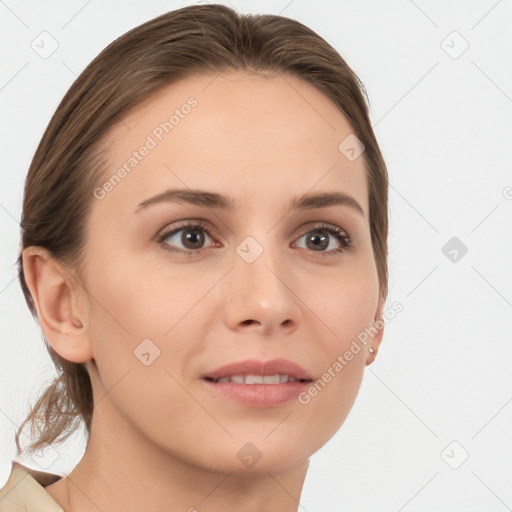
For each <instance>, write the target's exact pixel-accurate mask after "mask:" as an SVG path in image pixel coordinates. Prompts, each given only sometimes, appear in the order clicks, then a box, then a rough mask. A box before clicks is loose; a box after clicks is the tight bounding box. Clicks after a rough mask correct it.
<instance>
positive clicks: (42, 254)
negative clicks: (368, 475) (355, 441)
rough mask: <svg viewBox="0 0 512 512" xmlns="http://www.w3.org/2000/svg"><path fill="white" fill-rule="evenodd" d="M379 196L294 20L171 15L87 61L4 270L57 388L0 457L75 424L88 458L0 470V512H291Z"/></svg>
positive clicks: (366, 275)
mask: <svg viewBox="0 0 512 512" xmlns="http://www.w3.org/2000/svg"><path fill="white" fill-rule="evenodd" d="M387 186H388V185H387V173H386V167H385V164H384V161H383V159H382V156H381V153H380V150H379V147H378V145H377V142H376V139H375V136H374V133H373V130H372V127H371V124H370V121H369V117H368V111H367V106H366V103H365V99H364V90H363V86H362V84H361V83H360V82H359V80H358V78H357V77H356V75H355V74H354V72H353V71H352V70H351V69H350V68H349V67H348V65H347V64H346V63H345V61H344V60H343V59H342V58H341V57H340V56H339V54H338V53H337V52H336V51H335V50H334V49H333V48H332V47H330V46H329V45H328V44H327V43H326V42H325V41H324V40H323V39H322V38H320V37H319V36H318V35H317V34H315V33H314V32H312V31H311V30H310V29H308V28H307V27H305V26H304V25H302V24H300V23H298V22H296V21H293V20H291V19H287V18H284V17H280V16H272V15H260V16H258V15H240V14H238V13H236V12H235V11H233V10H232V9H230V8H228V7H225V6H221V5H197V6H190V7H186V8H183V9H180V10H177V11H173V12H169V13H167V14H164V15H162V16H160V17H158V18H155V19H153V20H151V21H149V22H147V23H144V24H143V25H141V26H139V27H136V28H135V29H133V30H131V31H129V32H128V33H126V34H124V35H123V36H122V37H120V38H118V39H117V40H116V41H114V42H113V43H112V44H111V45H109V46H108V47H107V48H106V49H105V50H103V51H102V52H101V53H100V54H99V55H98V57H96V58H95V59H94V61H93V62H92V63H91V64H90V65H89V66H88V67H87V68H86V69H85V71H84V72H83V73H82V74H81V75H80V76H79V77H78V79H77V80H76V82H75V83H74V84H73V85H72V87H71V88H70V90H69V91H68V93H67V94H66V96H65V97H64V99H63V100H62V102H61V104H60V105H59V107H58V109H57V111H56V113H55V115H54V116H53V118H52V120H51V122H50V124H49V126H48V128H47V130H46V132H45V134H44V136H43V138H42V140H41V142H40V144H39V147H38V149H37V151H36V154H35V156H34V159H33V161H32V164H31V167H30V169H29V173H28V177H27V181H26V187H25V196H24V204H23V217H22V251H21V254H20V258H19V261H18V263H19V276H20V281H21V285H22V288H23V291H24V294H25V297H26V300H27V303H28V305H29V308H30V309H31V311H32V313H33V314H34V315H35V316H37V318H38V321H39V323H40V325H41V328H42V330H43V332H44V336H45V340H46V341H47V343H48V345H47V348H48V350H49V352H50V355H51V357H52V360H53V361H54V362H55V364H56V367H57V369H58V370H59V372H60V374H61V377H60V378H59V379H57V380H56V381H55V382H54V383H53V385H52V386H51V387H50V388H49V389H47V390H46V391H45V393H44V395H43V396H42V397H41V399H40V400H39V401H38V403H37V404H36V405H35V407H34V409H33V410H32V411H31V413H30V415H29V416H28V418H27V420H26V421H25V423H24V424H23V425H21V427H20V429H19V431H18V432H17V436H16V443H17V446H18V453H23V452H24V453H33V452H36V451H37V450H38V449H42V448H44V447H46V446H47V445H55V444H57V443H58V442H61V441H63V440H64V439H66V438H67V437H68V436H69V435H70V434H72V432H73V429H74V428H75V426H76V423H77V421H83V422H84V424H85V426H86V429H87V434H88V443H87V448H86V451H85V453H84V456H83V457H82V459H81V460H80V461H79V463H78V464H77V466H76V467H75V469H74V470H73V471H72V472H71V473H70V474H69V475H67V476H65V477H59V476H58V475H53V474H51V473H46V472H44V471H41V472H36V471H34V470H32V469H30V468H26V467H24V466H22V465H20V464H18V463H13V469H12V472H11V476H10V478H9V482H8V483H7V484H6V486H4V488H3V489H2V491H0V510H1V511H3V510H6V511H7V510H9V511H13V510H25V509H26V510H35V508H34V506H36V505H38V506H40V505H41V504H42V503H44V504H45V507H46V508H45V510H49V511H52V512H53V511H62V510H64V511H66V512H67V511H70V510H72V511H73V512H83V511H85V510H90V509H91V508H97V509H100V510H105V511H106V510H125V511H129V510H146V511H153V510H155V511H156V510H163V509H165V510H190V511H193V510H199V511H206V510H208V511H216V510H227V509H228V510H229V509H237V510H259V511H263V510H273V511H275V510H283V511H296V510H297V509H298V504H299V500H300V494H301V490H302V486H303V483H304V479H305V477H306V472H307V468H308V463H309V458H310V457H311V455H312V454H313V453H315V452H316V451H317V450H319V449H320V448H321V447H322V446H323V445H324V444H325V443H326V442H327V441H328V440H329V439H330V438H331V437H332V436H333V435H334V434H335V433H336V431H337V430H338V429H339V428H340V426H341V424H342V423H343V421H344V420H345V418H346V417H347V415H348V413H349V411H350V409H351V407H352V404H353V403H354V400H355V398H356V395H357V392H358V389H359V386H360V383H361V379H362V375H363V371H364V368H365V366H366V365H368V364H370V363H372V362H373V360H374V359H375V356H376V354H377V351H378V348H379V344H380V342H381V339H382V333H383V329H382V328H383V321H382V319H381V317H382V312H383V307H384V300H385V297H386V292H387ZM41 418H44V422H43V423H42V424H41V421H40V420H41ZM27 424H34V425H38V426H40V431H39V435H38V437H37V439H35V440H34V441H33V442H32V443H31V444H30V445H29V446H27V447H26V448H25V449H22V447H21V445H20V442H19V441H20V434H21V433H22V430H23V428H24V426H25V425H27Z"/></svg>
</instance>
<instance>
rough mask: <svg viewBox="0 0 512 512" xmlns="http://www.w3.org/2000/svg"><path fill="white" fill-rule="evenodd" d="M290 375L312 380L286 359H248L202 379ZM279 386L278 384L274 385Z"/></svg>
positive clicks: (223, 367) (298, 378)
mask: <svg viewBox="0 0 512 512" xmlns="http://www.w3.org/2000/svg"><path fill="white" fill-rule="evenodd" d="M276 374H280V375H289V376H290V377H295V378H296V379H297V380H312V379H313V377H311V376H310V375H309V374H308V372H307V371H306V370H305V369H304V368H302V366H299V365H298V364H296V363H293V362H292V361H288V360H286V359H271V360H269V361H258V360H257V359H247V360H245V361H238V362H235V363H230V364H227V365H225V366H222V367H221V368H217V369H216V370H213V371H211V372H207V373H205V374H204V375H203V376H202V378H206V377H210V378H211V379H220V378H222V377H230V376H231V375H276ZM272 385H275V386H277V385H278V384H272Z"/></svg>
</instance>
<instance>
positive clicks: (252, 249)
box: [228, 233, 300, 331]
mask: <svg viewBox="0 0 512 512" xmlns="http://www.w3.org/2000/svg"><path fill="white" fill-rule="evenodd" d="M256 237H257V238H256ZM284 249H285V248H284V247H281V246H280V245H279V243H278V242H276V241H275V240H274V239H273V237H272V236H266V235H265V234H264V233H262V234H258V235H256V236H247V237H246V238H245V239H244V240H242V242H240V243H239V244H238V246H237V247H236V249H235V252H236V254H235V255H234V261H233V266H234V268H233V272H232V280H231V283H232V285H231V289H230V294H231V297H230V301H229V303H230V304H231V307H230V312H229V314H228V318H229V321H230V323H231V324H232V326H235V325H241V324H242V323H243V324H244V325H247V324H250V323H252V322H255V323H257V324H259V325H260V326H261V328H263V329H265V330H266V331H268V330H269V329H272V328H277V327H279V326H288V327H290V326H291V325H295V326H296V325H297V324H298V321H299V319H300V308H299V305H298V303H297V301H298V299H297V297H296V296H295V294H294V293H293V291H292V287H293V283H292V282H291V281H292V279H293V277H292V275H291V271H290V270H291V267H290V266H289V265H287V262H286V254H285V250H284ZM250 321H252V322H250Z"/></svg>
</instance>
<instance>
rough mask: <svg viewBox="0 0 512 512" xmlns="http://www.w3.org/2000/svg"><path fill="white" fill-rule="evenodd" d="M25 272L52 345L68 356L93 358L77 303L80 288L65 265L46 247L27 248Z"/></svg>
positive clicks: (82, 358) (62, 355)
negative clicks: (74, 284)
mask: <svg viewBox="0 0 512 512" xmlns="http://www.w3.org/2000/svg"><path fill="white" fill-rule="evenodd" d="M23 273H24V276H25V281H26V283H27V286H28V288H29V290H30V294H31V295H32V299H33V300H34V304H35V307H36V310H37V316H38V318H39V323H40V325H41V328H42V329H43V332H44V334H45V336H46V339H47V340H48V342H49V343H50V345H51V346H52V348H53V349H54V350H55V351H56V352H57V353H58V354H59V355H60V356H61V357H63V358H64V359H67V360H68V361H73V362H77V363H79V362H85V361H89V360H90V359H92V358H93V354H92V351H91V347H90V343H89V340H88V338H87V336H86V334H85V329H84V326H83V323H82V321H81V320H80V318H85V315H84V311H80V310H79V309H78V306H76V305H75V304H76V303H77V302H78V301H77V300H76V299H77V297H76V294H77V291H76V290H74V289H73V287H71V286H70V282H69V279H67V278H66V277H65V276H66V273H65V272H64V270H63V268H62V266H61V265H60V264H59V263H58V262H57V261H56V260H55V259H54V258H53V257H52V256H51V254H50V253H49V251H47V250H46V249H45V248H43V247H36V246H31V247H27V248H25V249H24V250H23Z"/></svg>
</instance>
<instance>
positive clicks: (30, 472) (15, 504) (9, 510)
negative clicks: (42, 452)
mask: <svg viewBox="0 0 512 512" xmlns="http://www.w3.org/2000/svg"><path fill="white" fill-rule="evenodd" d="M60 478H61V477H60V476H59V475H55V474H53V473H45V472H44V471H37V470H34V469H31V468H29V467H27V466H23V465H22V464H20V463H19V462H16V461H13V462H12V468H11V474H10V475H9V479H8V480H7V482H6V484H5V485H4V486H3V487H2V488H1V489H0V512H64V511H63V510H62V508H61V507H60V506H59V505H58V504H57V503H56V502H55V500H54V499H53V498H52V497H51V496H50V495H49V494H48V492H46V490H45V489H44V487H43V486H45V485H50V484H51V483H54V482H56V481H57V480H59V479H60Z"/></svg>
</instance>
